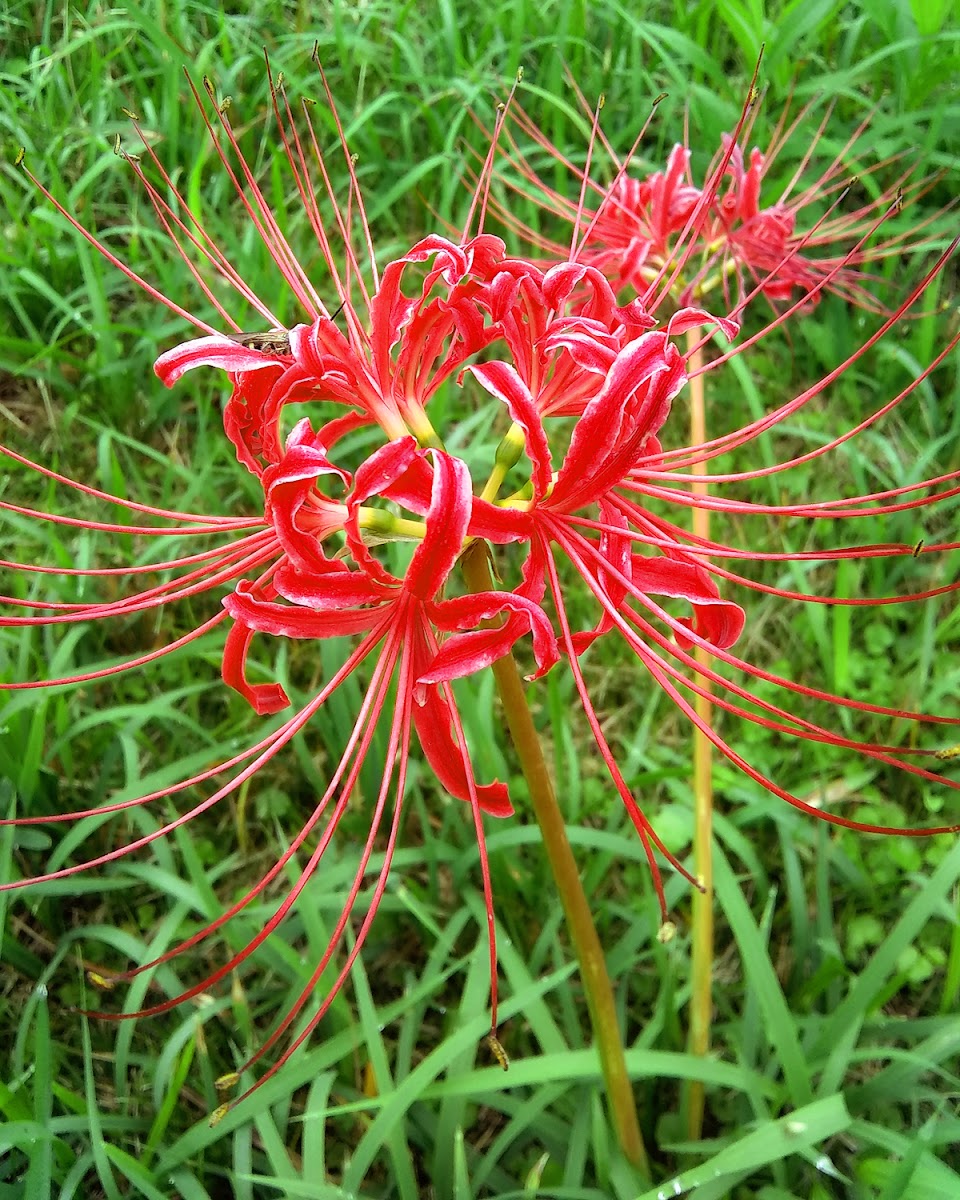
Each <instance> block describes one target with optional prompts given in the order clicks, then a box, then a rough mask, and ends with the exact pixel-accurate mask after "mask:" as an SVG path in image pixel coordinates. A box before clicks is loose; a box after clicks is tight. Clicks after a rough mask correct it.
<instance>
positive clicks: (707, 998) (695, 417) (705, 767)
mask: <svg viewBox="0 0 960 1200" xmlns="http://www.w3.org/2000/svg"><path fill="white" fill-rule="evenodd" d="M697 341H698V332H697V331H695V330H691V331H690V332H689V333H688V334H687V345H688V347H689V349H690V355H689V358H688V360H687V370H688V371H689V372H690V374H691V375H692V376H693V378H692V379H691V380H690V444H691V445H692V446H697V445H699V444H700V443H701V442H704V441H706V438H707V419H706V411H705V403H704V399H705V398H704V387H703V375H702V374H700V373H699V370H700V367H701V366H702V365H703V352H702V350H700V349H697V348H695V347H696V343H697ZM708 466H709V464H708V463H707V462H705V461H704V462H700V463H697V464H695V465H694V467H693V468H692V469H693V470H694V471H695V472H696V473H697V474H700V475H705V474H706V473H707V470H708ZM707 490H708V488H707V484H706V483H694V484H693V491H694V492H695V493H696V494H697V495H700V496H705V495H706V494H707ZM693 532H694V534H695V535H696V536H697V537H700V538H708V537H709V536H710V514H709V511H708V510H707V509H705V508H695V509H694V510H693ZM694 657H695V659H696V661H697V663H699V664H701V665H704V666H709V664H710V656H709V654H708V653H707V652H706V651H705V650H703V649H701V648H700V647H699V646H698V647H696V648H695V650H694ZM697 682H698V683H699V684H701V686H702V687H703V688H704V690H705V691H709V690H710V682H709V680H708V679H706V677H705V676H703V675H698V676H697ZM695 708H696V712H697V716H698V717H699V718H700V719H701V720H702V721H703V722H704V723H705V724H707V725H710V723H711V720H712V717H713V705H712V704H711V703H710V700H709V699H708V698H707V697H706V696H697V697H695ZM712 750H713V747H712V745H711V743H710V740H709V738H707V737H706V736H705V735H704V734H703V733H702V732H701V731H700V730H699V729H697V728H694V731H693V825H694V829H693V869H694V874H695V875H696V876H697V878H698V879H699V880H700V882H701V884H702V885H703V891H702V892H694V893H693V900H692V904H693V909H692V913H691V965H690V1014H689V1019H690V1034H689V1048H690V1053H691V1054H695V1055H697V1056H698V1057H701V1058H702V1057H704V1056H705V1055H707V1054H708V1053H709V1052H710V1026H711V1022H712V1019H713V954H714V950H713V761H712ZM703 1109H704V1088H703V1083H702V1081H700V1080H694V1081H693V1082H692V1083H691V1084H690V1087H689V1089H688V1091H687V1133H688V1135H689V1137H690V1138H691V1140H693V1141H697V1140H699V1138H700V1137H701V1135H702V1133H703Z"/></svg>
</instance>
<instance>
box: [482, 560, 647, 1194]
mask: <svg viewBox="0 0 960 1200" xmlns="http://www.w3.org/2000/svg"><path fill="white" fill-rule="evenodd" d="M487 553H488V552H487V547H486V544H485V543H475V544H474V545H473V546H471V547H470V548H469V549H468V550H467V551H466V553H465V554H464V556H463V560H462V562H463V573H464V577H465V578H466V581H467V586H468V587H469V588H470V590H471V591H474V592H485V591H491V590H492V589H493V586H494V585H493V578H492V576H491V573H490V563H489V560H488V557H487ZM493 673H494V678H495V679H496V682H497V689H498V691H499V694H500V699H501V701H502V703H503V709H504V715H505V717H506V721H507V728H508V729H509V730H510V737H511V738H512V740H513V744H514V746H515V747H516V750H517V755H518V756H519V759H520V765H521V767H522V769H523V774H524V778H525V779H526V781H527V786H528V787H529V788H530V799H531V802H532V804H533V811H534V814H535V815H536V818H537V824H538V825H539V826H540V832H541V834H542V836H543V844H544V848H545V849H546V852H547V858H548V860H549V862H550V869H551V871H552V873H553V878H554V880H555V882H556V885H557V891H558V892H559V893H560V902H561V904H562V905H563V911H564V915H565V917H566V919H567V928H568V929H569V931H570V937H571V938H572V940H573V945H574V949H575V951H576V954H577V959H578V961H579V963H580V978H581V980H582V982H583V989H584V992H585V993H586V997H587V1006H588V1008H589V1010H590V1021H591V1023H592V1025H593V1032H594V1037H595V1038H596V1043H597V1050H598V1052H599V1055H600V1066H601V1069H602V1071H603V1078H604V1082H605V1084H606V1089H607V1099H608V1101H609V1104H610V1111H611V1116H612V1119H613V1124H614V1127H615V1129H616V1132H617V1138H618V1140H619V1142H620V1146H621V1148H622V1150H623V1152H624V1154H625V1155H626V1157H627V1159H628V1160H629V1161H630V1162H631V1163H633V1165H634V1166H636V1167H638V1168H639V1169H640V1170H641V1171H642V1172H643V1173H644V1174H645V1175H646V1176H647V1178H649V1177H650V1164H649V1162H648V1160H647V1152H646V1149H645V1147H644V1144H643V1135H642V1134H641V1132H640V1122H639V1120H638V1119H637V1107H636V1103H635V1101H634V1098H633V1088H632V1086H631V1083H630V1076H629V1075H628V1074H627V1063H626V1058H625V1055H624V1049H623V1042H622V1040H621V1037H620V1029H619V1025H618V1022H617V1010H616V1004H615V1002H614V997H613V986H612V984H611V983H610V976H609V974H608V973H607V963H606V958H605V957H604V953H603V947H602V946H601V944H600V938H599V936H598V934H597V930H596V926H595V925H594V923H593V915H592V914H591V912H590V904H589V902H588V900H587V897H586V894H585V892H584V890H583V884H582V883H581V882H580V873H579V871H578V870H577V864H576V860H575V859H574V857H573V851H572V850H571V848H570V842H569V840H568V839H567V832H566V828H565V826H564V821H563V814H562V813H561V811H560V807H559V805H558V804H557V796H556V792H555V791H554V787H553V782H552V781H551V779H550V774H549V772H548V770H547V764H546V760H545V759H544V756H543V747H542V746H541V744H540V738H539V736H538V735H537V730H536V726H535V725H534V723H533V717H532V715H531V713H530V709H529V707H528V705H527V698H526V692H525V689H524V686H523V680H522V679H521V677H520V672H519V670H518V668H517V664H516V662H515V661H514V659H513V657H512V655H507V656H506V657H505V658H501V659H499V660H498V661H497V662H495V663H494V664H493Z"/></svg>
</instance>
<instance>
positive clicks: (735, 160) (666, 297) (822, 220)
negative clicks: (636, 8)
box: [491, 91, 946, 315]
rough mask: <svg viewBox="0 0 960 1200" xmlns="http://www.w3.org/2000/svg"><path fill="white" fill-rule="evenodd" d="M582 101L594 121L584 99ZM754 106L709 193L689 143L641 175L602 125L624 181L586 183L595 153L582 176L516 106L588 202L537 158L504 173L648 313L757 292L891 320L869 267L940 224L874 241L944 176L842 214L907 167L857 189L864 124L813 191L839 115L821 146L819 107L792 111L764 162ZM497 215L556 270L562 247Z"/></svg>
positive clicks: (824, 121)
mask: <svg viewBox="0 0 960 1200" xmlns="http://www.w3.org/2000/svg"><path fill="white" fill-rule="evenodd" d="M577 94H578V97H579V99H580V102H581V104H582V105H583V106H584V108H585V109H586V108H587V105H586V102H585V100H584V98H583V95H582V94H581V93H580V92H579V91H578V92H577ZM751 95H752V96H753V97H754V100H753V101H751V102H750V103H748V104H747V105H745V106H744V108H743V111H742V113H741V117H740V121H739V123H738V125H737V127H736V129H735V130H734V133H733V135H732V136H731V135H727V134H724V135H723V139H722V145H721V148H720V150H719V151H718V152H717V154H716V155H715V156H714V159H713V161H712V162H711V163H710V165H709V167H708V168H707V171H706V174H705V177H704V182H703V184H702V185H698V184H697V183H696V182H695V181H694V179H693V176H692V173H691V166H690V160H691V149H690V146H689V144H684V145H681V144H677V145H675V146H674V148H673V150H672V151H671V152H670V155H669V158H668V161H667V165H666V168H665V170H662V171H654V172H653V173H651V174H649V175H646V176H638V175H637V174H636V173H635V171H634V169H633V168H632V166H631V161H632V158H633V154H634V152H635V150H636V146H637V144H638V142H639V139H638V142H635V143H634V147H633V149H632V150H631V152H630V153H629V154H628V155H627V156H626V158H624V159H622V160H621V158H620V157H619V156H618V155H617V154H616V152H615V151H614V149H613V147H612V146H611V144H610V142H609V141H608V140H607V139H606V137H605V136H604V135H603V132H602V130H601V129H600V127H599V124H598V123H596V121H595V123H594V126H593V138H594V139H596V140H597V141H599V142H600V143H601V145H602V146H603V147H604V149H605V151H606V152H607V154H608V156H609V158H610V160H611V162H612V164H613V166H614V169H615V172H616V173H615V175H614V178H613V181H612V183H610V184H602V183H599V182H597V181H596V180H595V179H594V178H593V177H592V175H591V174H590V166H589V164H590V161H591V158H592V153H593V149H594V146H593V141H591V145H590V147H589V149H588V156H587V167H586V168H580V167H578V166H576V165H575V164H573V163H571V162H570V160H569V159H568V158H566V157H565V156H564V155H563V153H562V152H561V151H560V150H559V149H558V148H557V147H556V146H554V145H553V144H552V143H551V142H550V141H549V140H548V139H547V138H546V137H545V135H544V134H543V133H542V132H541V131H540V129H539V128H538V127H537V125H536V124H535V123H534V122H533V121H532V120H531V119H530V118H529V117H528V116H527V115H526V114H525V113H524V112H523V110H522V109H519V108H516V107H514V108H513V109H512V110H511V115H512V117H513V119H514V121H515V123H516V125H517V127H518V129H519V130H520V131H521V132H522V133H523V134H524V135H525V136H526V137H528V138H529V139H531V140H532V141H533V142H534V143H535V144H536V145H537V146H539V147H540V149H542V150H544V151H545V152H546V153H547V154H548V156H549V157H550V158H551V159H553V160H555V161H556V162H558V163H560V164H562V165H563V166H564V167H566V168H567V169H568V171H569V172H570V174H571V178H572V180H573V182H574V183H575V184H576V185H577V187H578V189H579V191H580V200H579V202H577V200H576V198H575V197H574V196H570V195H565V194H564V193H563V192H560V191H557V189H556V188H554V187H551V186H549V185H548V184H547V183H546V182H545V180H544V177H543V175H542V174H540V173H538V172H537V171H535V170H534V168H533V167H531V166H530V163H529V157H528V155H527V154H526V153H525V152H524V151H522V150H521V149H520V147H519V146H518V144H517V142H516V140H515V139H512V149H511V152H509V153H507V154H506V155H505V160H506V161H507V162H508V163H509V170H503V171H502V172H501V175H502V178H503V179H504V181H505V182H506V183H507V184H508V185H509V186H510V187H511V188H512V189H513V190H515V191H517V192H519V193H520V194H522V195H523V196H525V197H527V198H528V199H532V200H533V201H534V202H535V203H536V204H537V205H538V206H540V207H542V208H544V209H545V210H547V211H548V212H549V213H550V214H552V215H553V216H555V217H558V218H560V219H561V220H562V221H563V222H564V223H571V224H572V225H573V227H574V242H575V244H576V247H577V249H576V257H577V259H578V261H580V262H582V263H589V264H590V265H592V266H595V267H597V269H598V270H600V271H602V272H603V273H604V274H605V275H606V276H607V278H608V279H609V280H610V282H611V284H612V285H613V287H614V290H615V291H617V292H620V291H622V290H623V289H625V288H626V289H629V290H630V291H632V292H634V293H636V294H638V295H640V296H641V297H642V298H643V300H644V302H645V303H646V304H647V305H648V306H649V308H650V310H651V311H655V310H656V308H657V305H658V304H660V303H665V302H669V303H674V304H679V305H680V306H683V305H688V304H696V303H702V302H704V301H705V300H706V299H707V298H708V297H709V296H711V295H713V294H714V293H716V292H721V293H722V294H723V296H724V303H725V306H726V307H727V308H728V309H739V308H740V307H741V305H742V301H743V297H744V296H745V294H746V293H747V292H748V291H750V292H751V294H752V295H759V294H762V295H764V296H766V297H767V298H768V299H769V300H771V301H781V302H783V301H790V300H791V299H796V298H797V297H798V296H803V297H806V298H807V299H808V300H809V301H810V302H811V303H816V301H817V299H818V298H819V296H820V295H821V293H822V291H823V290H824V289H825V288H826V290H829V291H831V292H835V293H837V294H838V295H841V296H843V297H844V298H845V299H847V300H848V301H850V303H852V304H854V305H856V306H857V307H858V308H860V309H862V310H864V311H870V312H875V313H883V314H885V315H886V314H887V312H888V310H887V309H886V308H884V306H883V305H882V304H881V303H880V302H879V300H878V298H877V296H876V294H875V293H876V287H874V286H871V285H874V284H877V283H881V282H882V281H881V280H879V279H878V278H877V277H876V276H871V275H868V274H867V273H866V272H865V269H864V268H865V267H866V266H868V265H869V264H871V263H877V262H880V261H882V260H883V259H885V258H889V257H891V256H898V255H902V254H904V253H909V254H915V253H917V251H918V250H920V249H922V248H924V247H926V246H929V245H930V244H931V243H930V242H927V241H924V240H921V239H920V238H919V237H918V234H919V233H920V232H921V231H922V230H923V229H924V228H926V227H927V226H929V225H930V224H931V223H933V222H934V221H935V220H936V216H942V215H943V213H942V212H941V213H940V214H936V215H935V216H928V217H926V218H924V219H921V220H919V221H918V222H917V223H916V224H915V225H914V226H913V227H912V228H909V229H904V230H900V231H899V232H897V233H893V234H891V235H889V236H888V237H886V238H884V239H883V240H881V241H873V240H872V238H873V235H874V233H875V232H876V231H877V229H878V228H879V227H880V226H881V225H882V224H883V223H884V222H885V221H887V220H888V219H889V218H890V217H891V216H892V215H894V213H897V212H899V211H900V210H901V209H902V208H903V207H904V205H905V204H906V203H910V202H916V201H917V200H918V199H920V198H921V197H922V196H924V195H925V194H927V193H928V192H929V190H930V189H931V187H932V186H933V184H934V183H935V182H936V180H937V178H939V176H934V177H930V178H925V179H919V180H917V179H912V176H913V175H914V173H915V172H914V169H913V168H910V169H905V170H903V171H901V173H900V174H899V176H898V178H896V179H895V180H894V181H893V182H892V183H891V184H890V185H889V186H887V187H886V188H885V189H884V190H883V191H882V193H881V194H880V195H879V196H878V197H877V198H876V199H874V200H870V201H868V202H866V203H863V204H860V205H859V206H858V207H856V208H854V209H852V210H846V211H845V210H843V209H842V208H841V205H842V203H843V202H844V201H845V200H846V199H847V197H848V195H849V194H850V192H851V188H855V187H857V186H859V185H860V183H861V180H862V179H863V178H865V177H866V176H874V175H877V174H878V173H880V172H882V171H883V170H884V169H885V168H888V167H889V166H890V165H891V164H893V163H896V161H897V159H898V158H899V157H900V156H893V157H891V158H888V159H885V160H883V161H881V162H876V163H873V164H871V165H870V166H869V167H868V168H867V169H866V170H865V171H864V172H861V174H860V176H859V177H855V176H854V173H853V172H852V171H851V170H850V168H849V166H848V165H847V163H848V156H849V155H851V153H853V152H854V150H855V147H856V144H857V142H858V141H859V139H860V138H861V136H862V135H863V134H864V132H865V131H866V129H867V128H868V126H869V124H870V119H869V118H868V119H867V120H865V121H864V122H863V123H862V124H861V125H860V126H859V127H858V128H857V129H856V130H855V131H854V133H853V134H852V135H851V137H850V138H849V139H848V141H847V142H846V143H845V145H844V146H843V147H842V148H841V149H840V150H839V151H838V152H837V153H836V155H835V156H834V157H833V159H832V160H831V161H830V162H829V164H828V165H827V166H825V167H823V168H822V169H821V170H820V172H819V174H818V175H817V176H816V178H814V179H811V180H805V176H806V175H807V173H808V171H809V168H810V166H811V164H812V162H813V161H814V158H815V154H816V148H817V146H818V144H819V142H820V139H821V137H822V135H823V133H824V131H825V130H826V129H827V127H828V125H829V120H830V115H831V111H832V106H829V107H828V108H827V110H826V112H825V113H824V115H823V116H822V118H821V120H820V124H819V127H818V129H817V130H816V131H815V132H814V134H813V136H811V135H810V133H809V130H808V128H807V127H808V124H809V118H810V114H811V111H812V109H813V107H814V103H813V102H811V103H809V104H807V105H805V106H804V107H803V108H802V109H801V110H800V111H799V112H798V113H797V114H796V116H795V117H794V118H793V120H789V117H788V110H785V111H784V113H783V114H782V116H781V119H780V121H779V122H778V124H777V127H776V129H775V131H774V133H773V135H772V138H771V140H770V144H769V147H768V149H767V150H766V152H763V151H761V150H759V149H758V148H754V149H752V150H751V151H750V152H749V153H747V152H746V149H745V145H746V143H747V141H748V139H749V137H750V134H751V131H752V128H753V125H754V123H755V118H756V113H757V112H758V110H759V105H758V104H756V103H755V100H756V96H755V93H754V92H751ZM588 111H589V110H588ZM645 128H646V126H645V127H644V129H645ZM798 131H800V136H802V137H803V139H804V143H805V145H807V150H806V152H805V153H804V155H803V157H802V159H801V161H800V163H799V165H798V166H797V168H796V170H795V171H794V174H793V177H792V179H791V181H790V183H789V184H788V185H787V187H786V188H785V190H784V191H783V192H782V193H781V194H780V195H779V196H778V197H777V198H776V199H775V200H774V201H773V203H771V204H763V203H761V190H762V185H763V181H764V176H765V175H766V174H767V173H768V172H769V171H770V168H771V167H772V166H773V164H774V162H775V161H776V159H777V158H778V157H779V156H780V155H781V154H782V152H783V150H784V147H785V146H786V145H787V144H788V143H789V142H790V140H791V139H792V138H793V137H794V136H795V135H797V133H798ZM491 207H492V208H495V211H496V213H497V216H498V217H499V218H500V219H501V220H502V221H503V222H504V224H505V225H506V226H507V227H508V228H510V229H511V230H513V231H514V232H516V233H519V234H520V235H521V237H522V238H523V239H524V241H526V242H527V243H529V244H532V245H534V246H536V247H538V248H539V249H540V250H542V251H543V252H544V253H545V254H546V255H547V256H548V258H552V257H555V256H557V255H562V254H564V253H565V249H564V247H563V246H562V245H561V244H560V243H558V242H556V241H554V240H552V239H550V238H548V237H544V236H542V235H540V234H539V233H537V232H535V231H534V230H532V229H531V228H530V227H528V226H526V225H524V224H523V223H522V222H521V221H519V220H518V219H517V217H516V216H515V215H514V214H513V213H512V212H511V211H510V210H509V208H507V207H505V206H503V205H502V204H500V205H495V206H494V205H492V206H491ZM943 211H946V210H943ZM812 214H817V215H812ZM665 280H667V281H668V282H667V285H666V286H664V281H665Z"/></svg>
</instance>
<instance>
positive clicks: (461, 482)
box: [404, 450, 473, 600]
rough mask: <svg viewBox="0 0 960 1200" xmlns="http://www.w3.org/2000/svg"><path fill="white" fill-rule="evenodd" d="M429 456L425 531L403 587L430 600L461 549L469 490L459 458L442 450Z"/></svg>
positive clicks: (469, 495)
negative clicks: (430, 476)
mask: <svg viewBox="0 0 960 1200" xmlns="http://www.w3.org/2000/svg"><path fill="white" fill-rule="evenodd" d="M427 453H429V454H431V455H432V456H433V488H432V491H431V494H430V509H429V511H428V512H427V515H426V527H427V529H426V533H425V534H424V537H423V541H422V542H421V543H420V545H419V546H418V547H417V548H416V550H415V551H414V552H413V557H412V558H411V559H410V566H409V567H408V568H407V574H406V577H405V579H404V587H405V588H406V589H407V591H409V592H412V594H413V595H414V596H416V597H417V598H418V599H420V600H430V599H432V597H433V596H434V595H436V593H437V591H438V590H439V589H440V588H441V587H442V586H443V584H444V583H445V582H446V579H447V576H448V575H449V574H450V572H451V570H453V566H454V563H455V562H456V561H457V559H458V558H459V557H460V552H461V550H462V549H463V539H464V538H465V537H466V533H467V527H468V525H469V524H470V509H471V505H472V501H473V491H472V488H471V482H470V472H469V471H468V470H467V464H466V463H465V462H463V461H462V459H459V458H455V457H454V456H453V455H452V454H446V453H444V452H443V451H442V450H430V451H428V452H427Z"/></svg>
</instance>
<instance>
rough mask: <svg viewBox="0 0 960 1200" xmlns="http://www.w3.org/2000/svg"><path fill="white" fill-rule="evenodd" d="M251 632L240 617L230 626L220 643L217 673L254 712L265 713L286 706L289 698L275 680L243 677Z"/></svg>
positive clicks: (245, 673) (263, 715)
mask: <svg viewBox="0 0 960 1200" xmlns="http://www.w3.org/2000/svg"><path fill="white" fill-rule="evenodd" d="M231 615H232V614H231ZM254 632H255V631H254V630H253V629H252V628H251V627H250V626H249V625H247V624H246V622H245V621H243V620H242V619H241V620H237V621H235V623H234V624H233V625H232V626H231V627H230V630H229V632H228V633H227V637H226V641H225V642H224V644H223V659H222V662H221V665H220V674H221V675H222V677H223V682H224V683H225V684H226V685H227V687H231V688H233V690H234V691H235V692H239V693H240V695H241V696H243V698H244V700H246V701H247V703H248V704H249V705H250V706H251V707H252V708H253V710H254V712H256V713H257V715H258V716H261V717H265V716H268V715H269V714H270V713H275V712H279V711H280V710H281V709H282V708H286V707H287V705H288V704H289V703H290V698H289V697H288V696H287V693H286V692H285V691H284V690H283V688H282V687H281V686H280V684H279V683H250V682H249V680H248V679H247V654H248V652H249V650H250V643H251V641H252V640H253V635H254Z"/></svg>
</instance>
